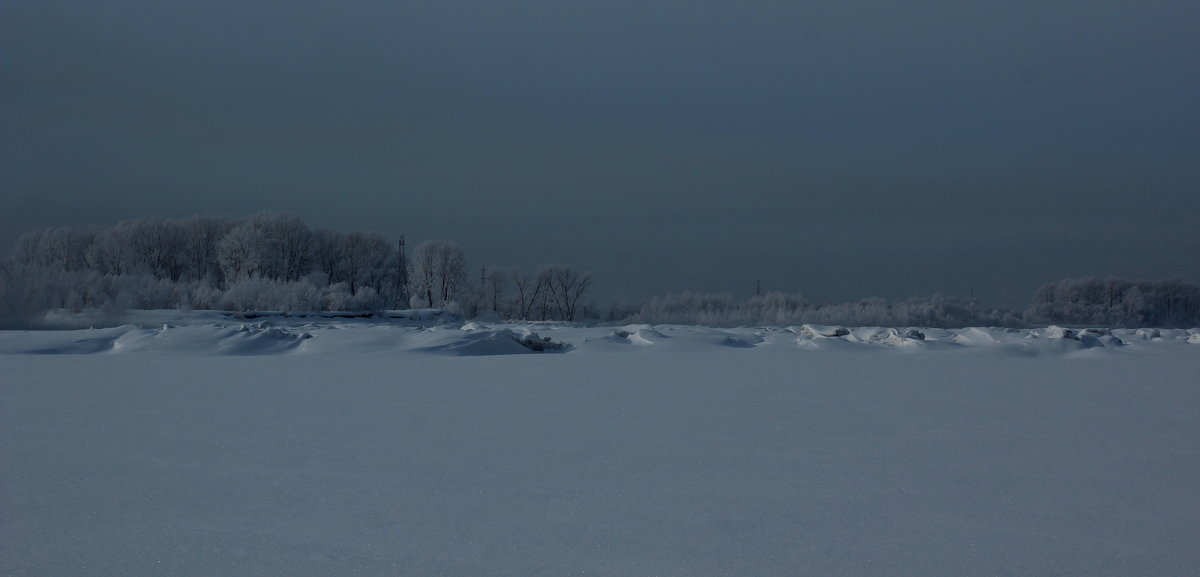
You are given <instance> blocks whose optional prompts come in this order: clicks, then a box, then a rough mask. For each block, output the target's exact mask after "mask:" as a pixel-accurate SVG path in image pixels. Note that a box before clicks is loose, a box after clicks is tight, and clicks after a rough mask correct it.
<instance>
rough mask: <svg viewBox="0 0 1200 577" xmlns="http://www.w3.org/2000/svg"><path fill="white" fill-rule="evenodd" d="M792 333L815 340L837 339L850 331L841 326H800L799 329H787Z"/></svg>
mask: <svg viewBox="0 0 1200 577" xmlns="http://www.w3.org/2000/svg"><path fill="white" fill-rule="evenodd" d="M789 330H791V331H792V332H794V333H796V334H799V335H802V336H806V337H808V338H810V339H817V338H827V339H832V338H838V337H844V336H846V335H849V334H850V329H847V328H846V327H842V326H826V325H801V326H800V328H799V329H796V328H793V327H789Z"/></svg>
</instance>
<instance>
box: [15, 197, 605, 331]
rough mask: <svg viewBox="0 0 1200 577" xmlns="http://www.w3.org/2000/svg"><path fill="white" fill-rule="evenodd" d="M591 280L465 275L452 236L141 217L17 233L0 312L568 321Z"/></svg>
mask: <svg viewBox="0 0 1200 577" xmlns="http://www.w3.org/2000/svg"><path fill="white" fill-rule="evenodd" d="M590 285H591V275H590V274H589V273H580V272H578V271H576V270H575V269H574V268H573V267H572V266H570V265H564V264H551V265H544V266H542V267H541V268H540V269H538V270H537V271H536V272H535V273H533V274H530V273H527V272H525V271H522V270H521V269H517V268H510V269H499V268H493V269H490V270H488V271H487V274H486V275H484V278H483V279H482V282H481V283H480V284H479V285H471V284H469V283H468V279H467V258H466V253H465V251H464V250H463V248H462V247H461V246H459V245H458V244H457V243H454V242H451V241H446V240H428V241H425V242H422V243H420V244H418V245H416V246H415V247H413V250H412V254H411V255H404V254H401V252H400V250H399V246H398V245H397V243H395V242H393V241H391V240H389V239H387V238H386V237H384V236H383V235H380V234H377V233H371V232H349V233H344V232H338V231H332V230H321V229H315V230H314V229H311V228H310V227H309V226H308V225H307V224H305V223H304V221H303V220H301V219H300V218H299V217H296V216H294V215H289V214H270V213H263V214H257V215H254V216H251V217H248V218H225V217H204V216H196V217H191V218H185V219H165V218H138V219H132V220H126V221H122V222H120V223H118V224H116V225H115V226H111V227H53V228H46V229H42V230H36V231H32V232H29V233H26V234H24V235H22V236H21V237H20V238H19V239H18V240H17V242H16V244H15V246H14V247H13V250H12V252H11V254H10V255H9V256H8V257H7V258H6V259H5V260H4V261H2V262H0V317H7V318H14V317H19V316H22V315H31V314H36V313H38V312H42V311H46V310H51V309H67V310H73V311H79V310H84V309H109V310H123V309H163V308H185V309H216V310H232V311H248V310H262V311H292V312H308V311H320V310H325V311H374V310H380V309H403V308H410V307H416V308H441V309H448V310H451V311H453V312H456V313H458V314H464V315H468V316H477V315H480V314H487V313H490V314H492V315H495V316H503V317H504V318H521V319H537V320H576V319H577V318H578V317H579V316H580V314H581V312H582V299H583V297H584V295H585V294H586V292H587V290H588V288H589V287H590Z"/></svg>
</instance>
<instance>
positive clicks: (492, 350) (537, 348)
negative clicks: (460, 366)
mask: <svg viewBox="0 0 1200 577" xmlns="http://www.w3.org/2000/svg"><path fill="white" fill-rule="evenodd" d="M418 350H420V351H424V352H430V353H437V354H445V355H451V356H458V357H477V356H492V355H523V354H532V353H541V352H566V351H567V350H570V345H567V344H566V343H561V342H556V341H553V340H551V339H550V337H543V336H541V335H538V334H537V333H536V332H534V331H532V330H529V329H517V330H513V329H490V330H476V331H466V334H463V335H461V336H459V337H458V338H455V339H453V340H451V341H449V342H446V343H443V344H439V345H434V346H430V347H424V348H421V349H418Z"/></svg>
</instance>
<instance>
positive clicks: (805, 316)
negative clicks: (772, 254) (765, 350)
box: [613, 292, 1024, 327]
mask: <svg viewBox="0 0 1200 577" xmlns="http://www.w3.org/2000/svg"><path fill="white" fill-rule="evenodd" d="M616 308H617V309H618V312H615V313H614V314H613V316H620V315H623V316H625V317H626V318H628V319H629V320H631V321H633V322H644V323H671V324H698V325H709V326H746V325H773V326H789V325H799V324H805V323H811V324H838V325H851V326H926V327H964V326H1021V325H1023V324H1024V323H1023V319H1022V318H1021V316H1020V314H1018V313H1014V312H1012V311H1008V310H1003V309H995V308H993V309H987V308H983V307H981V306H979V304H978V303H977V302H975V301H973V300H967V299H955V298H946V297H942V296H940V295H935V296H934V297H933V298H929V299H915V298H914V299H908V300H905V301H901V302H888V301H887V300H884V299H881V298H868V299H862V300H860V301H856V302H840V303H812V302H809V301H808V300H807V299H805V298H804V296H803V295H799V294H788V293H783V292H770V293H767V294H764V295H761V296H754V297H751V298H749V299H744V300H739V299H736V298H734V297H733V295H730V294H712V293H691V292H685V293H681V294H672V295H667V296H665V297H655V298H653V299H650V300H649V301H647V302H645V303H642V304H640V305H638V306H635V307H631V308H627V309H626V310H619V309H620V308H621V306H620V305H617V306H616Z"/></svg>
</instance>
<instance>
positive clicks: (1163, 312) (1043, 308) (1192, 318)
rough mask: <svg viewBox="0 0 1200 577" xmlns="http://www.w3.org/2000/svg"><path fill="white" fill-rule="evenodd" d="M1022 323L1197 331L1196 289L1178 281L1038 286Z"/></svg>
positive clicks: (1199, 301)
mask: <svg viewBox="0 0 1200 577" xmlns="http://www.w3.org/2000/svg"><path fill="white" fill-rule="evenodd" d="M1025 318H1026V319H1027V320H1028V321H1030V322H1037V323H1047V322H1049V323H1058V324H1075V325H1083V324H1095V325H1109V326H1124V327H1193V326H1198V325H1200V286H1197V285H1194V284H1189V283H1186V282H1183V281H1182V280H1179V279H1169V280H1160V281H1132V280H1126V279H1122V278H1109V279H1103V280H1102V279H1096V278H1090V277H1089V278H1078V279H1066V280H1061V281H1058V282H1056V283H1049V284H1045V285H1042V286H1041V288H1039V289H1038V290H1037V293H1036V294H1035V295H1034V297H1033V302H1032V303H1031V304H1030V305H1029V308H1028V309H1027V310H1026V311H1025Z"/></svg>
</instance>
